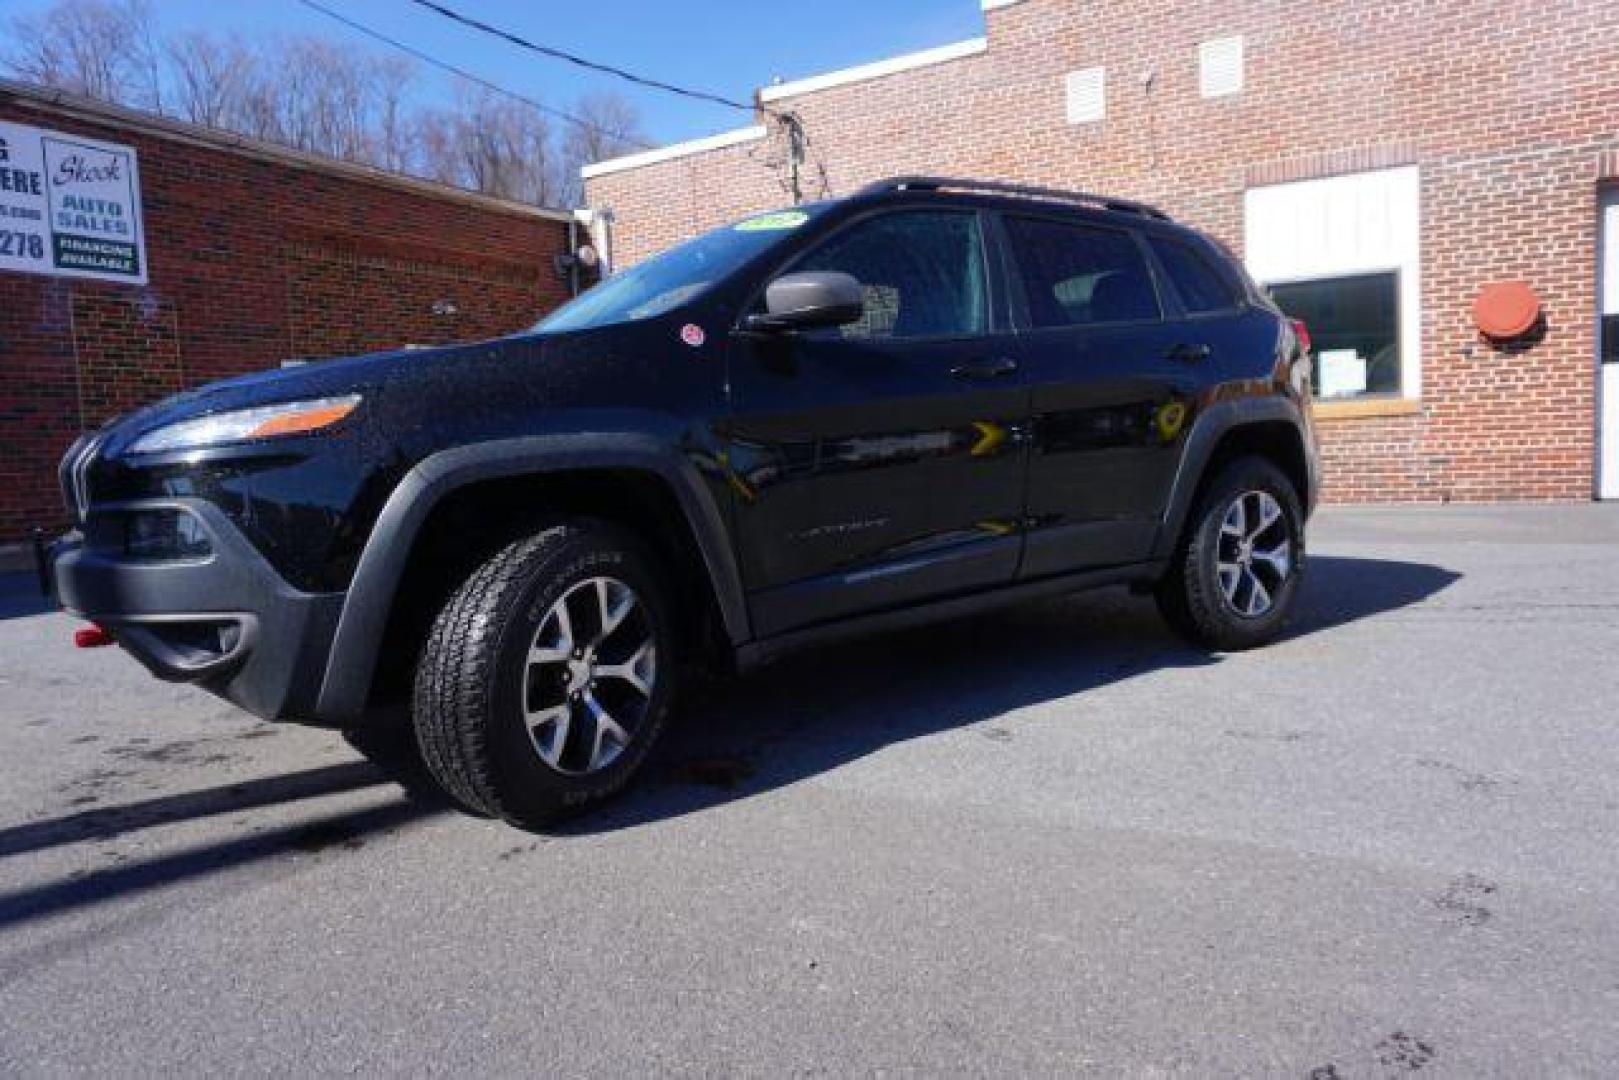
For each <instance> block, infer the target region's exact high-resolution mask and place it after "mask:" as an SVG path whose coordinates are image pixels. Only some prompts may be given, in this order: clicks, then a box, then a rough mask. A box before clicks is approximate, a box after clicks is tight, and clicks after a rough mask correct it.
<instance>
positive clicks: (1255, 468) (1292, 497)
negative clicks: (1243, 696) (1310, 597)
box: [1157, 457, 1304, 651]
mask: <svg viewBox="0 0 1619 1080" xmlns="http://www.w3.org/2000/svg"><path fill="white" fill-rule="evenodd" d="M1193 515H1194V516H1193V517H1192V519H1191V520H1190V521H1189V522H1188V525H1187V530H1186V535H1185V539H1184V540H1183V541H1182V543H1181V545H1180V546H1179V547H1178V548H1177V550H1176V554H1175V557H1174V559H1173V561H1172V562H1171V565H1170V568H1169V572H1168V573H1166V574H1165V575H1164V578H1163V580H1162V581H1160V582H1159V584H1158V589H1157V600H1158V609H1159V610H1160V611H1161V612H1163V614H1164V617H1165V619H1166V620H1167V621H1168V622H1169V624H1170V625H1171V626H1173V627H1174V628H1175V629H1176V630H1177V631H1179V632H1180V633H1181V634H1183V635H1184V636H1186V637H1188V638H1190V639H1191V640H1193V641H1195V642H1197V643H1198V644H1200V645H1205V646H1207V647H1209V648H1212V649H1220V650H1224V651H1235V650H1239V649H1251V648H1253V647H1255V646H1257V645H1263V644H1265V643H1266V642H1268V641H1270V640H1271V639H1272V638H1274V637H1275V636H1276V635H1277V634H1278V633H1279V632H1280V631H1281V629H1282V626H1283V624H1284V623H1285V622H1286V621H1287V617H1288V615H1289V614H1290V613H1291V611H1292V608H1293V602H1294V599H1295V598H1296V597H1297V595H1298V589H1299V584H1300V582H1301V581H1302V579H1303V576H1304V512H1303V510H1302V508H1301V507H1300V504H1299V497H1298V493H1297V492H1296V491H1294V490H1293V485H1292V483H1291V482H1290V481H1289V480H1288V478H1287V476H1286V475H1285V474H1283V472H1282V471H1281V470H1280V469H1278V468H1277V467H1276V466H1275V465H1273V464H1271V462H1269V461H1267V460H1266V459H1264V458H1260V457H1243V458H1238V459H1237V460H1235V461H1233V462H1231V463H1230V464H1228V465H1227V466H1226V467H1225V468H1223V469H1222V470H1221V471H1220V473H1219V474H1218V475H1217V476H1216V477H1215V478H1214V482H1213V483H1211V484H1210V485H1209V487H1208V489H1207V490H1206V491H1205V492H1204V493H1203V496H1202V498H1201V499H1200V500H1199V501H1198V505H1197V507H1196V508H1195V509H1194V511H1193Z"/></svg>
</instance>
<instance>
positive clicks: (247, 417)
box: [129, 394, 360, 454]
mask: <svg viewBox="0 0 1619 1080" xmlns="http://www.w3.org/2000/svg"><path fill="white" fill-rule="evenodd" d="M359 404H360V395H359V394H348V395H345V396H343V397H329V398H316V399H315V400H314V401H289V402H285V403H283V404H280V405H264V406H261V407H259V408H256V409H237V410H236V411H235V412H224V413H216V414H214V415H213V416H199V417H197V418H196V419H195V420H182V421H180V422H179V423H178V424H170V425H168V426H167V427H160V428H158V429H157V430H155V431H148V432H147V433H146V434H145V435H142V436H141V437H140V438H138V439H136V440H135V445H134V446H131V447H130V448H129V449H130V452H131V453H135V454H156V453H159V452H162V451H165V450H196V449H199V448H201V447H205V446H217V445H219V444H220V443H233V442H247V441H250V440H252V439H272V438H275V437H277V436H281V435H303V434H307V433H308V432H311V431H319V430H320V429H321V428H324V427H330V426H331V425H333V424H335V423H337V422H338V421H339V420H341V419H343V417H345V416H347V415H348V414H349V413H351V412H353V411H354V408H355V406H357V405H359Z"/></svg>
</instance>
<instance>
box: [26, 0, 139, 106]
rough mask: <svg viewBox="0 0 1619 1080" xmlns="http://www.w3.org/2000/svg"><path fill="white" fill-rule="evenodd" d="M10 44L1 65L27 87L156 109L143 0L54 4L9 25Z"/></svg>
mask: <svg viewBox="0 0 1619 1080" xmlns="http://www.w3.org/2000/svg"><path fill="white" fill-rule="evenodd" d="M11 38H12V41H13V44H12V47H11V48H10V49H9V50H7V53H6V55H5V57H4V62H5V64H6V66H7V67H8V68H9V69H10V70H11V71H12V72H14V73H15V74H17V75H18V76H20V77H22V78H24V79H27V80H28V81H29V82H35V83H39V84H40V85H42V86H50V87H55V88H57V89H60V90H67V91H69V92H70V93H75V94H83V95H84V96H85V97H93V98H99V99H100V100H102V101H115V102H121V103H125V104H131V105H140V106H143V107H146V108H151V109H159V108H161V106H162V103H163V102H162V93H161V80H160V77H159V69H158V58H157V56H156V55H155V54H154V53H153V50H152V47H151V46H152V41H153V31H152V18H151V8H150V6H149V5H148V4H147V3H146V2H145V0H60V2H59V3H58V4H57V5H56V6H55V7H53V8H51V9H50V10H49V11H47V12H45V13H44V14H43V15H38V16H20V17H18V18H15V19H13V20H12V22H11Z"/></svg>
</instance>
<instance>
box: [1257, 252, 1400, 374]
mask: <svg viewBox="0 0 1619 1080" xmlns="http://www.w3.org/2000/svg"><path fill="white" fill-rule="evenodd" d="M1399 282H1400V277H1399V275H1398V274H1395V273H1392V272H1391V273H1386V274H1359V275H1356V276H1354V277H1341V278H1322V279H1320V280H1317V281H1298V282H1293V283H1292V284H1288V285H1272V286H1271V287H1270V294H1271V296H1272V297H1273V298H1274V299H1275V300H1276V303H1277V304H1278V305H1279V306H1280V307H1281V309H1282V310H1283V311H1285V312H1287V314H1289V315H1291V316H1292V317H1293V318H1295V319H1302V320H1304V325H1305V326H1306V327H1308V328H1309V331H1310V338H1311V340H1312V341H1313V342H1314V345H1315V392H1316V395H1317V396H1318V397H1323V398H1334V397H1359V396H1361V395H1364V394H1396V395H1397V394H1399V392H1400V305H1399V294H1400V289H1399Z"/></svg>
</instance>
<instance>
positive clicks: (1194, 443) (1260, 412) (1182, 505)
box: [1153, 394, 1317, 559]
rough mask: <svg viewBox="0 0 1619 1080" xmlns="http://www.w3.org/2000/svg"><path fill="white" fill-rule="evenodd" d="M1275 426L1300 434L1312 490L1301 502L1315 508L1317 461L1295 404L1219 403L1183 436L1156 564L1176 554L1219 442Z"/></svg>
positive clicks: (1273, 399)
mask: <svg viewBox="0 0 1619 1080" xmlns="http://www.w3.org/2000/svg"><path fill="white" fill-rule="evenodd" d="M1277 421H1281V422H1284V423H1287V424H1290V425H1292V427H1293V428H1294V430H1295V431H1296V432H1297V433H1298V438H1299V446H1300V448H1301V449H1302V450H1303V452H1304V460H1305V465H1306V469H1307V471H1308V472H1309V485H1310V490H1309V491H1307V492H1303V493H1302V494H1303V496H1304V499H1303V501H1304V504H1305V506H1306V507H1308V506H1312V505H1314V491H1315V488H1316V486H1317V478H1316V462H1315V455H1314V453H1312V448H1311V443H1310V434H1309V426H1308V424H1307V423H1306V421H1305V418H1304V413H1303V411H1302V410H1301V409H1300V408H1299V405H1298V403H1297V402H1295V401H1294V400H1293V399H1291V398H1288V397H1281V396H1277V395H1274V394H1266V395H1263V396H1258V397H1242V398H1230V399H1228V400H1225V401H1219V402H1216V403H1215V404H1213V405H1210V406H1209V407H1208V408H1206V409H1203V410H1202V411H1201V412H1200V413H1199V415H1198V417H1197V419H1196V420H1195V421H1194V422H1193V424H1192V430H1191V431H1190V432H1189V433H1188V434H1187V436H1186V448H1185V449H1184V450H1183V451H1182V452H1181V460H1180V467H1179V468H1178V469H1177V470H1176V472H1175V480H1174V483H1173V485H1172V486H1171V487H1170V492H1169V500H1168V502H1167V503H1166V504H1165V506H1164V516H1163V520H1162V521H1161V522H1160V523H1159V526H1158V535H1157V537H1156V538H1155V540H1154V541H1153V557H1154V558H1158V559H1166V558H1169V557H1170V556H1171V555H1172V554H1173V553H1174V550H1175V542H1176V541H1177V540H1178V539H1179V538H1180V534H1181V527H1182V526H1183V525H1184V524H1185V523H1186V515H1187V514H1189V513H1191V512H1192V499H1193V498H1195V497H1196V495H1197V488H1198V485H1199V484H1200V483H1202V481H1203V474H1204V472H1205V470H1207V468H1208V465H1209V461H1210V459H1211V458H1213V456H1214V450H1215V447H1217V446H1219V445H1220V440H1221V439H1223V438H1225V437H1226V435H1228V434H1229V433H1231V432H1232V431H1234V430H1236V429H1237V428H1241V427H1247V426H1250V425H1254V424H1267V423H1275V422H1277Z"/></svg>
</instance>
